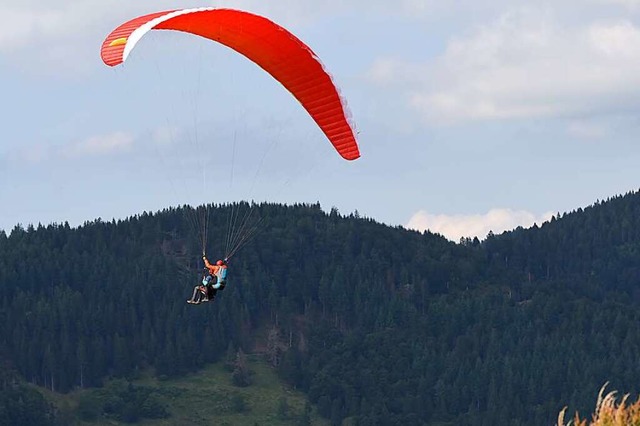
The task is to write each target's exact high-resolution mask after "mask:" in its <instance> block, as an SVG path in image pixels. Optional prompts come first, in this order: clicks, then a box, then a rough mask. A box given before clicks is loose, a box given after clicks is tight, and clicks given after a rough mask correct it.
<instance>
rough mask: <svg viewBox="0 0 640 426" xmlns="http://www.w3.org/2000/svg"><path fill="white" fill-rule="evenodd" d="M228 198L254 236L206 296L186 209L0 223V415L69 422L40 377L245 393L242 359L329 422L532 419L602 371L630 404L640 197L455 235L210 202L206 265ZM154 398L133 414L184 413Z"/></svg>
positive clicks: (67, 388) (584, 391) (636, 354)
mask: <svg viewBox="0 0 640 426" xmlns="http://www.w3.org/2000/svg"><path fill="white" fill-rule="evenodd" d="M200 209H201V210H202V209H205V208H204V207H200ZM232 209H249V210H251V211H252V212H253V213H252V214H254V215H256V217H259V218H260V223H261V227H260V231H259V232H258V233H256V235H255V237H254V238H253V239H252V240H251V241H250V242H249V243H248V244H247V245H246V246H244V247H243V248H242V250H240V251H239V252H238V253H237V255H236V256H235V257H234V258H233V259H231V261H230V266H229V277H228V284H227V287H226V289H225V290H224V291H222V292H220V293H219V297H218V298H217V299H216V300H215V302H213V303H208V304H203V305H200V306H191V305H187V304H186V303H185V301H186V299H187V298H188V297H189V296H190V294H191V291H192V289H193V286H194V285H195V284H197V282H198V281H199V278H200V275H199V274H200V273H201V260H200V257H201V249H200V247H199V245H198V242H199V239H198V236H197V235H195V233H194V231H193V227H191V226H190V225H189V220H188V217H189V215H191V214H193V213H196V212H194V211H193V209H192V208H191V207H179V208H171V209H167V210H164V211H162V212H157V213H143V214H140V215H138V216H135V217H131V218H128V219H126V220H119V221H112V222H104V221H102V220H96V221H93V222H88V223H85V224H84V225H83V226H80V227H78V228H72V227H70V226H69V225H68V224H55V225H49V226H28V227H26V228H25V227H21V226H17V227H15V228H14V229H12V230H11V231H10V232H0V319H1V321H0V348H2V349H0V357H1V358H2V368H1V369H0V372H1V374H2V375H1V376H0V379H1V380H0V393H1V397H0V424H31V425H53V424H61V421H60V419H59V416H58V415H57V412H58V411H57V409H56V408H55V407H52V406H51V405H50V404H49V403H48V402H47V400H45V399H43V397H42V396H41V395H40V393H39V392H37V391H36V390H34V389H37V388H35V387H34V386H32V385H36V386H37V387H39V388H41V389H46V390H47V392H51V391H52V392H53V393H56V394H66V393H69V392H71V391H76V390H78V389H88V388H102V387H103V386H105V384H106V383H108V382H109V380H111V379H134V378H136V377H139V376H140V374H142V373H143V372H149V371H151V372H153V373H152V374H153V376H154V377H155V378H156V379H160V380H175V379H177V378H180V377H183V376H185V375H189V374H193V373H198V372H199V371H201V370H202V369H204V368H205V367H207V366H208V365H210V364H213V363H218V362H220V363H231V364H232V365H231V367H230V368H231V370H230V371H232V370H234V369H236V370H237V371H235V372H234V373H233V374H234V380H238V383H237V384H238V385H239V386H243V385H244V386H251V384H250V383H242V380H249V381H250V375H249V374H248V373H247V372H246V371H243V370H242V368H239V364H237V360H238V356H239V354H252V356H257V357H259V358H260V359H262V360H264V362H266V363H267V364H268V365H269V366H270V367H271V368H272V369H273V370H274V371H275V372H276V373H277V375H278V377H279V378H280V380H281V381H282V382H283V383H285V384H286V385H287V386H288V387H290V388H291V389H292V390H295V391H299V392H302V393H303V394H304V395H306V397H307V398H308V401H309V402H310V404H312V405H313V407H314V410H317V413H318V414H319V415H320V416H321V417H322V418H324V419H326V421H327V422H328V423H329V424H333V425H341V424H353V425H362V426H365V425H403V426H405V425H406V426H408V425H428V426H436V425H439V426H443V425H487V426H489V425H507V424H508V425H523V426H524V425H532V426H533V425H536V426H537V425H545V424H554V423H555V422H556V421H557V419H558V413H559V412H560V411H561V410H562V409H563V407H565V406H568V409H567V413H568V415H572V414H573V413H574V412H575V411H576V410H578V411H579V412H580V413H583V414H587V413H589V412H591V411H592V410H593V407H594V403H595V400H596V397H597V395H598V391H599V390H600V389H601V387H602V386H603V384H604V383H605V382H609V388H610V389H618V390H619V391H620V392H621V393H630V394H631V396H630V397H631V398H632V399H633V400H635V399H636V397H637V394H638V391H639V389H638V383H640V363H638V362H637V360H638V359H640V308H639V306H640V304H639V302H640V193H637V192H635V193H629V194H626V195H624V196H617V197H614V198H611V199H609V200H606V201H603V202H597V203H595V204H594V205H592V206H589V207H587V208H584V209H578V210H576V211H573V212H570V213H566V214H562V215H556V216H555V217H554V218H553V219H552V220H551V221H550V222H547V223H545V224H543V225H541V226H534V227H533V228H531V229H521V228H519V229H516V230H514V231H512V232H507V233H504V234H502V235H492V234H490V235H488V236H487V238H486V239H485V240H483V241H479V240H478V239H473V240H472V239H465V240H462V241H460V242H459V243H452V242H450V241H448V240H446V239H444V238H443V237H441V236H439V235H434V234H431V233H428V232H426V233H419V232H415V231H409V230H406V229H403V228H401V227H389V226H386V225H383V224H380V223H377V222H376V221H374V220H372V219H369V218H363V217H360V215H359V214H357V212H356V213H352V214H347V215H345V214H341V213H340V212H338V211H337V210H336V209H332V210H331V211H330V212H329V213H326V212H324V211H323V210H322V209H321V207H320V205H294V206H284V205H277V204H257V205H254V204H251V205H250V204H246V203H240V204H237V205H233V206H229V205H222V206H219V205H211V206H208V209H207V210H208V212H209V213H208V214H209V221H210V222H209V227H208V233H209V236H208V241H209V242H210V244H209V248H208V251H207V254H209V256H210V258H213V257H215V256H217V255H218V253H221V252H222V250H223V245H224V241H222V239H223V238H221V237H220V236H224V235H226V234H227V229H226V227H227V226H228V222H229V216H230V214H231V211H232ZM234 359H235V360H236V364H234V361H233V360H234ZM105 389H106V388H105ZM132 389H134V390H133V391H131V392H134V391H135V388H132ZM143 392H144V391H143ZM149 407H151V408H149ZM153 407H154V406H153V405H152V402H149V404H148V406H147V408H149V411H148V412H147V414H140V415H139V416H138V417H136V418H135V419H134V420H137V419H139V418H152V417H153V416H154V415H155V414H158V413H160V414H162V415H163V416H165V417H170V416H171V413H170V412H168V411H167V412H165V411H166V410H165V409H164V408H163V407H162V404H161V403H160V404H159V406H155V408H153ZM154 413H155V414H154ZM97 415H100V413H98V414H97ZM583 417H584V416H583ZM307 424H309V423H307Z"/></svg>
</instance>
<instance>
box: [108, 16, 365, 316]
mask: <svg viewBox="0 0 640 426" xmlns="http://www.w3.org/2000/svg"><path fill="white" fill-rule="evenodd" d="M151 30H173V31H180V32H184V33H188V34H192V35H196V36H200V37H203V38H206V39H209V40H212V41H215V42H218V43H220V44H222V45H224V46H227V47H229V48H231V49H232V50H234V51H236V52H237V53H239V54H241V55H243V56H245V57H246V58H248V59H249V60H250V61H252V62H254V63H255V64H256V65H258V66H259V67H260V68H262V69H263V70H265V71H266V72H267V73H268V74H269V75H271V76H272V77H273V78H274V79H275V80H277V81H278V82H279V83H280V84H282V86H283V87H284V88H286V89H287V90H288V91H289V92H290V93H291V94H292V95H293V96H294V97H295V98H296V99H297V100H298V101H299V102H300V104H301V105H302V107H303V108H304V109H305V110H306V111H307V112H308V113H309V115H310V116H311V118H312V119H313V120H314V121H315V123H316V124H317V125H318V127H319V128H320V130H321V131H322V132H323V133H324V134H325V136H326V137H327V139H328V140H329V142H330V143H331V144H332V145H333V147H334V149H335V151H336V152H337V153H338V154H339V155H340V156H341V157H342V158H344V159H345V160H355V159H357V158H359V157H360V151H359V147H358V143H357V141H356V135H357V132H356V131H355V126H354V124H353V122H352V121H351V116H350V112H349V110H348V108H347V105H346V101H345V100H344V98H343V97H342V96H341V94H340V92H339V90H338V88H337V87H336V85H335V84H334V82H333V79H332V77H331V75H330V74H329V73H328V72H327V71H326V69H325V67H324V65H323V64H322V62H321V61H320V59H319V58H318V56H317V55H316V54H315V53H314V52H313V50H311V48H310V47H309V46H307V45H306V44H304V43H303V42H302V41H301V40H300V39H298V38H297V37H296V36H295V35H294V34H292V33H291V32H289V31H287V30H286V29H285V28H283V27H281V26H279V25H278V24H276V23H274V22H272V21H271V20H269V19H267V18H265V17H262V16H259V15H255V14H252V13H249V12H245V11H240V10H234V9H217V8H212V7H201V8H192V9H180V10H169V11H163V12H156V13H151V14H148V15H144V16H140V17H137V18H135V19H132V20H130V21H127V22H125V23H124V24H122V25H120V26H119V27H117V28H116V29H115V30H113V31H112V32H111V33H110V34H109V35H108V36H107V37H106V39H105V40H104V42H103V44H102V48H101V51H100V55H101V58H102V60H103V62H104V63H105V64H106V65H108V66H110V67H115V66H117V65H120V64H122V63H124V62H125V61H126V60H127V58H128V56H129V55H130V53H131V51H132V50H133V49H134V47H135V46H136V44H137V43H138V42H139V41H140V40H141V39H142V38H143V37H144V36H145V34H147V33H148V32H150V31H151ZM202 222H204V229H203V230H202V232H201V234H202V251H203V257H202V259H203V261H204V263H205V269H206V272H205V274H204V276H203V278H202V282H201V283H199V284H198V285H196V286H195V287H194V291H193V295H192V297H191V299H189V300H187V302H188V303H190V304H200V303H202V302H206V301H211V300H213V299H214V298H215V296H216V293H217V291H218V290H222V289H224V287H225V284H226V274H227V259H229V258H231V256H233V255H234V254H235V253H236V252H237V250H238V249H239V247H240V245H242V244H244V243H246V241H247V240H248V238H249V237H250V234H251V232H253V231H254V228H252V227H251V226H249V225H248V221H246V220H245V221H243V222H242V228H247V229H248V230H247V229H243V230H241V232H238V233H235V234H234V233H233V232H231V231H230V234H233V235H232V238H231V240H233V242H232V244H231V248H230V250H229V251H228V252H227V253H226V255H225V259H224V260H219V261H217V262H216V264H214V265H212V264H210V263H209V261H208V260H207V258H206V256H205V255H204V251H205V246H206V240H205V239H206V234H207V226H206V220H204V221H202ZM232 222H234V223H235V220H233V221H232Z"/></svg>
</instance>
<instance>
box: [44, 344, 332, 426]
mask: <svg viewBox="0 0 640 426" xmlns="http://www.w3.org/2000/svg"><path fill="white" fill-rule="evenodd" d="M248 361H249V367H250V369H251V370H252V371H253V373H254V374H253V376H252V382H253V383H252V384H251V385H250V386H248V387H246V388H239V387H236V386H234V385H233V384H232V382H231V373H230V372H228V371H227V370H225V368H224V366H223V363H217V364H214V365H210V366H208V367H207V368H205V369H203V370H201V371H200V372H199V373H197V374H194V375H189V376H186V377H182V378H178V379H171V380H162V381H160V380H158V379H156V378H154V377H152V376H151V375H146V376H145V377H143V378H141V379H139V380H134V381H132V383H133V384H134V385H137V386H145V387H149V388H152V389H153V390H154V393H155V394H156V395H157V396H158V398H159V400H160V401H162V403H163V405H164V406H165V407H166V408H167V409H168V410H169V411H170V413H171V417H169V418H167V419H158V420H148V419H145V420H141V421H140V422H139V423H137V424H140V425H148V426H178V425H179V426H205V425H220V426H224V425H240V426H242V425H247V426H255V425H260V426H270V425H274V426H275V425H297V424H299V420H300V417H301V416H302V415H303V413H304V410H305V404H306V402H307V399H306V397H305V395H304V394H303V393H301V392H298V391H295V390H292V389H290V388H288V387H287V386H285V385H283V384H282V383H281V382H280V380H279V379H278V377H277V376H276V374H275V372H274V371H273V369H271V368H270V367H269V366H268V365H267V364H266V363H265V362H264V361H262V360H261V359H260V358H258V357H256V356H249V357H248ZM39 390H40V391H41V392H42V393H43V394H45V397H47V399H48V400H49V401H51V402H52V403H53V404H54V405H56V406H57V407H59V408H60V409H61V415H62V416H65V420H66V422H68V423H69V424H70V425H71V424H73V425H78V426H85V425H92V426H103V425H104V426H106V425H121V424H125V423H121V422H118V421H116V420H113V419H108V418H105V417H100V418H98V419H97V420H95V421H93V422H83V421H81V420H80V419H79V417H78V416H77V414H76V409H77V407H78V404H79V401H80V399H81V398H83V397H87V395H91V394H92V393H93V394H94V395H99V393H100V392H101V390H99V389H85V390H78V391H74V392H71V393H69V394H67V395H60V394H55V393H51V392H47V391H45V390H42V389H39ZM283 414H284V415H283ZM309 417H310V419H311V423H310V424H311V425H314V426H324V425H327V424H328V422H327V421H326V420H324V419H321V418H320V417H319V416H318V415H317V413H316V411H315V409H312V410H311V413H310V415H309Z"/></svg>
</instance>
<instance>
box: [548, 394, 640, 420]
mask: <svg viewBox="0 0 640 426" xmlns="http://www.w3.org/2000/svg"><path fill="white" fill-rule="evenodd" d="M606 387H607V384H606V383H605V385H604V386H602V388H601V389H600V393H599V394H598V400H597V402H596V409H595V412H594V413H593V415H592V416H591V419H590V420H588V419H581V418H580V415H579V414H578V413H576V414H575V416H574V418H573V420H570V421H569V423H565V422H564V416H565V411H566V410H567V407H565V408H564V409H563V410H562V411H561V412H560V414H559V415H558V423H557V424H556V426H640V398H639V399H638V400H637V401H636V402H635V403H633V404H629V405H627V400H628V399H629V395H628V394H627V395H624V396H623V397H622V399H621V400H620V401H619V402H618V400H617V398H616V392H615V391H612V392H609V393H608V394H606V395H605V394H604V392H605V388H606Z"/></svg>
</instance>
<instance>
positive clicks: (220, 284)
mask: <svg viewBox="0 0 640 426" xmlns="http://www.w3.org/2000/svg"><path fill="white" fill-rule="evenodd" d="M202 260H203V261H204V269H205V271H206V272H205V274H204V276H203V277H202V283H201V284H199V285H197V286H195V287H194V288H193V295H192V296H191V299H189V300H187V303H190V304H193V305H199V304H200V303H202V302H213V300H214V299H215V298H216V294H217V292H218V290H224V288H225V286H226V284H227V268H228V266H227V260H226V259H225V260H218V261H217V262H216V263H215V264H211V263H209V260H208V259H207V257H206V256H202Z"/></svg>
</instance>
